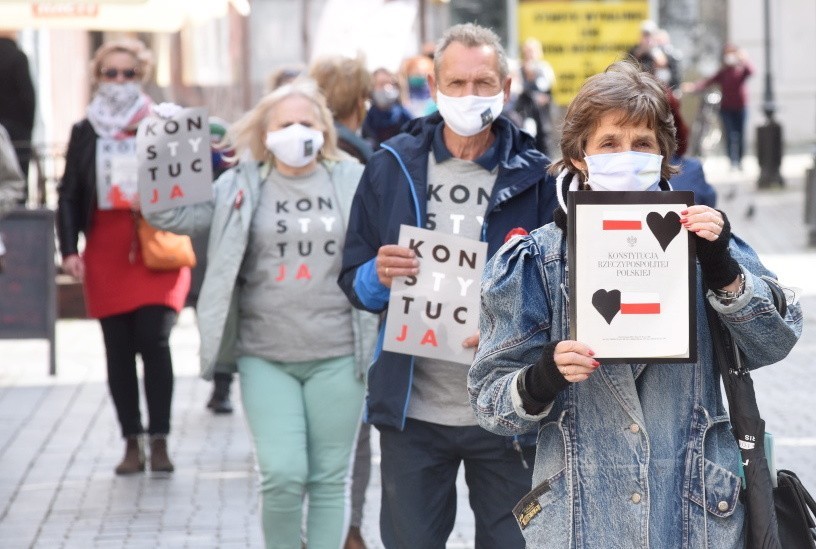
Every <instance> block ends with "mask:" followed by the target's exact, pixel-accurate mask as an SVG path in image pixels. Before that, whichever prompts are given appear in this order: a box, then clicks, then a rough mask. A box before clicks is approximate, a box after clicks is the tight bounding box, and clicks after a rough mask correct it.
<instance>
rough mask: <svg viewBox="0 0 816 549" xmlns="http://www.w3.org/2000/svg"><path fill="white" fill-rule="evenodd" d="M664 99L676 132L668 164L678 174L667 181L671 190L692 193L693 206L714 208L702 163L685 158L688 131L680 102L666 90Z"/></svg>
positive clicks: (711, 192) (712, 188) (712, 194)
mask: <svg viewBox="0 0 816 549" xmlns="http://www.w3.org/2000/svg"><path fill="white" fill-rule="evenodd" d="M666 97H667V98H668V99H669V106H670V107H671V113H672V116H673V117H674V127H675V130H676V132H677V133H676V136H677V151H676V152H675V153H674V156H673V157H672V159H671V162H669V164H671V165H673V166H678V167H679V168H680V172H679V173H676V174H674V175H673V176H671V179H670V180H669V182H670V183H671V186H672V189H674V190H675V191H693V192H694V203H695V204H703V205H705V206H709V207H711V208H716V207H717V191H716V189H714V187H713V186H711V184H710V183H709V182H708V180H706V176H705V172H704V171H703V163H702V162H700V160H699V159H697V158H694V157H692V156H686V151H687V150H688V140H689V129H688V126H687V125H686V122H685V120H683V116H682V115H681V114H680V101H679V100H678V99H677V97H675V95H674V93H672V92H671V90H669V89H666Z"/></svg>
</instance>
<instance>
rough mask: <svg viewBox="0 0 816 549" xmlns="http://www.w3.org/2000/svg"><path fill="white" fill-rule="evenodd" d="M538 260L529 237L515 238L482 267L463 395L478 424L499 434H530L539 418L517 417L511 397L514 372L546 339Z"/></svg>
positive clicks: (519, 411) (537, 352) (531, 358)
mask: <svg viewBox="0 0 816 549" xmlns="http://www.w3.org/2000/svg"><path fill="white" fill-rule="evenodd" d="M538 255H539V248H538V246H537V244H536V242H535V241H534V240H533V238H532V237H530V236H527V237H522V238H519V239H516V241H515V242H514V243H512V244H511V243H508V244H505V245H504V246H503V247H502V248H500V249H499V251H498V252H497V253H496V255H494V256H493V258H491V259H490V260H489V261H488V262H487V265H486V266H485V270H484V274H483V276H482V305H481V314H480V315H479V337H480V341H479V349H478V351H477V352H476V357H475V359H474V361H473V364H472V365H471V367H470V370H469V372H468V393H469V396H470V404H471V407H472V408H473V411H474V413H475V415H476V419H477V421H478V422H479V425H481V426H482V427H483V428H485V429H487V430H488V431H491V432H493V433H496V434H499V435H517V434H523V433H527V432H530V431H532V430H534V429H537V428H538V425H539V421H540V420H541V418H542V416H535V417H534V416H531V415H529V414H525V413H523V412H522V407H521V402H520V400H519V399H518V397H517V394H516V398H515V399H514V387H515V382H516V378H517V375H518V372H519V371H520V370H521V369H522V368H524V367H525V366H528V365H530V364H532V363H534V362H535V361H536V360H538V358H539V357H540V355H541V350H542V348H543V347H544V345H545V344H546V343H547V342H548V341H549V340H550V335H551V334H550V330H549V328H550V316H551V313H550V311H551V306H550V304H549V302H548V299H547V293H548V292H547V291H546V290H545V287H544V284H543V283H542V280H543V279H544V277H543V276H542V273H541V272H540V271H539V263H540V262H539V261H538V257H537V256H538ZM514 400H515V401H514Z"/></svg>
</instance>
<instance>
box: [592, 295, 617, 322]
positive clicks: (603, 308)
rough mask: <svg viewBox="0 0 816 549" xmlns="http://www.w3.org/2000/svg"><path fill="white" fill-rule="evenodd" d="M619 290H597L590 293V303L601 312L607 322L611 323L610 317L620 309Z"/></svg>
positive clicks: (613, 316)
mask: <svg viewBox="0 0 816 549" xmlns="http://www.w3.org/2000/svg"><path fill="white" fill-rule="evenodd" d="M620 299H621V293H620V290H610V291H608V292H607V291H606V290H598V291H597V292H595V293H594V294H592V305H593V306H594V307H595V308H596V309H597V310H598V312H599V313H601V316H602V317H604V320H606V323H607V324H612V319H613V318H615V315H616V314H618V311H620Z"/></svg>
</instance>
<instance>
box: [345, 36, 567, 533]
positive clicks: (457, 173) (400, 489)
mask: <svg viewBox="0 0 816 549" xmlns="http://www.w3.org/2000/svg"><path fill="white" fill-rule="evenodd" d="M434 63H435V66H434V74H433V75H431V77H430V80H429V81H430V82H431V87H432V90H433V94H434V99H435V101H436V103H437V105H438V107H439V112H438V113H436V114H433V115H430V116H428V117H425V118H420V119H416V120H414V121H412V122H410V123H409V124H408V125H407V126H406V128H405V130H406V132H405V133H402V134H400V135H397V136H395V137H394V138H392V139H390V140H388V141H386V142H385V143H383V145H382V149H383V150H381V151H378V152H377V153H375V154H374V156H373V157H372V158H371V160H370V161H369V163H368V165H367V167H366V170H365V172H364V173H363V176H362V179H361V181H360V185H359V186H358V188H357V194H356V196H355V198H354V202H353V204H352V209H351V214H350V219H349V225H348V232H347V235H346V242H345V247H344V253H343V267H342V270H341V274H340V281H339V282H340V285H341V287H342V288H343V290H344V291H345V292H346V294H347V295H348V297H349V299H350V300H351V301H352V303H353V304H354V305H355V306H356V307H358V308H361V309H366V310H369V311H373V312H378V313H379V312H382V311H384V310H386V309H387V307H388V300H389V294H390V287H391V282H392V280H393V279H394V278H395V277H399V276H406V275H412V274H416V273H417V272H418V262H417V260H416V258H415V257H414V254H413V252H412V251H411V250H410V249H408V248H405V247H401V246H397V245H396V244H395V243H396V242H397V241H398V236H399V230H400V225H401V224H408V225H414V226H419V227H424V228H426V229H431V230H436V231H444V232H446V233H448V234H455V235H458V236H463V237H466V238H472V239H475V240H482V241H486V242H487V244H488V255H492V254H494V253H495V252H496V250H498V249H499V247H500V246H501V245H502V244H503V243H504V241H505V239H506V238H507V237H508V234H512V233H511V231H513V230H514V229H524V231H531V230H533V229H535V228H537V227H539V226H541V225H544V224H546V223H548V222H549V221H551V219H552V212H553V210H554V209H555V207H556V205H557V200H556V197H555V185H554V182H553V181H551V180H549V179H548V176H547V175H546V169H547V167H548V165H549V163H550V162H549V160H548V159H547V157H545V156H544V155H542V154H541V153H540V152H538V151H537V150H536V148H535V142H534V140H533V139H532V138H531V137H530V136H529V135H527V134H524V133H521V132H519V131H518V130H517V129H516V128H515V127H514V126H513V124H512V123H511V122H510V121H509V120H508V119H507V118H504V117H503V116H500V113H501V111H502V108H503V107H504V104H505V102H506V101H507V99H508V97H509V93H510V78H509V76H508V68H507V59H506V56H505V53H504V49H503V48H502V46H501V43H500V42H499V39H498V37H497V36H496V34H495V33H493V32H492V31H491V30H489V29H486V28H482V27H479V26H476V25H473V24H465V25H457V26H455V27H452V28H451V29H449V30H448V31H447V32H446V33H445V35H444V36H443V37H442V39H441V40H440V42H439V45H438V46H437V50H436V55H435V61H434ZM516 232H520V231H516ZM477 344H478V335H475V334H474V337H471V338H468V339H467V340H465V341H464V342H463V345H465V346H466V347H475V346H476V345H477ZM381 346H382V334H381V337H380V342H379V345H378V349H377V352H376V353H375V358H374V361H373V364H372V366H371V368H370V370H369V372H368V395H367V398H366V420H367V421H368V422H369V423H372V424H374V425H376V426H377V427H378V429H379V431H380V446H381V456H382V461H381V474H382V487H383V489H382V505H381V515H380V531H381V534H382V539H383V543H384V544H385V546H386V547H388V548H410V549H414V548H417V547H422V548H423V549H428V548H437V547H438V548H444V547H445V542H446V540H447V538H448V535H449V534H450V532H451V530H452V528H453V525H454V519H455V516H456V476H457V472H458V469H459V464H460V463H461V462H464V464H465V478H466V480H467V483H468V489H469V495H470V504H471V507H472V508H473V511H474V514H475V518H476V547H488V548H489V547H502V548H512V547H523V546H524V541H523V539H522V537H521V534H520V532H519V529H518V526H517V525H516V523H515V519H514V518H513V515H512V512H511V511H512V508H513V506H514V505H515V504H516V503H517V502H518V500H519V499H521V497H522V496H524V494H526V493H527V492H528V491H529V490H530V483H531V475H530V473H531V469H529V468H527V464H528V463H532V457H533V456H532V454H531V453H529V449H528V448H526V447H525V448H522V446H521V445H519V444H518V441H514V440H513V439H508V438H505V437H499V436H495V435H493V434H491V433H489V432H487V431H485V430H482V429H481V428H480V427H479V426H478V425H477V423H476V418H475V416H474V414H473V411H472V409H470V405H469V403H468V395H467V370H468V367H467V366H466V365H462V364H457V363H453V362H447V361H441V360H432V359H427V358H419V357H413V356H408V355H403V354H397V353H390V352H383V351H382V349H381Z"/></svg>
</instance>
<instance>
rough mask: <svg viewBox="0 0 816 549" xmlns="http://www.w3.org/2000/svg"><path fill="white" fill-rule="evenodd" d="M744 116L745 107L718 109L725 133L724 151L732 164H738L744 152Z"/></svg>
mask: <svg viewBox="0 0 816 549" xmlns="http://www.w3.org/2000/svg"><path fill="white" fill-rule="evenodd" d="M745 118H746V109H739V110H735V111H732V110H726V109H720V119H721V120H722V126H723V134H724V135H725V152H726V154H727V155H728V158H730V159H731V165H732V166H739V165H740V164H741V163H742V157H743V155H744V154H745Z"/></svg>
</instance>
